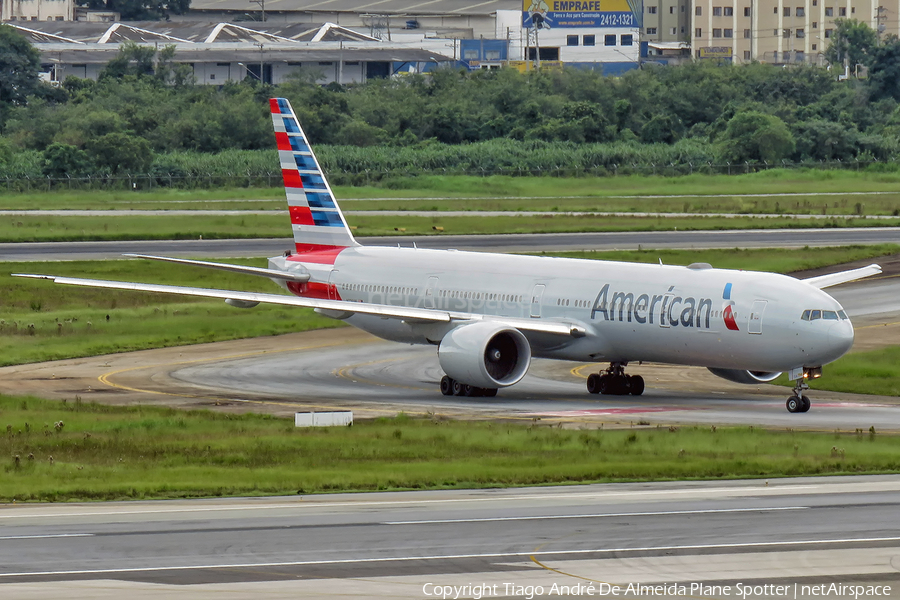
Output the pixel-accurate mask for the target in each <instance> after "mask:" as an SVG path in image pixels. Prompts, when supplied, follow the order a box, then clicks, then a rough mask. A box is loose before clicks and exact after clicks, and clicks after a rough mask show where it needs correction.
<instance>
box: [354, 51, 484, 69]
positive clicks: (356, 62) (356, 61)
mask: <svg viewBox="0 0 900 600" xmlns="http://www.w3.org/2000/svg"><path fill="white" fill-rule="evenodd" d="M484 57H485V58H487V59H488V60H500V53H499V52H485V53H484ZM344 66H345V67H358V66H359V61H358V60H348V61H347V62H345V63H344Z"/></svg>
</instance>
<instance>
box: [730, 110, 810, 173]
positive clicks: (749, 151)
mask: <svg viewBox="0 0 900 600" xmlns="http://www.w3.org/2000/svg"><path fill="white" fill-rule="evenodd" d="M719 142H720V150H721V155H722V158H723V159H725V160H728V161H731V162H744V161H766V162H775V161H778V160H781V159H783V158H787V157H788V156H790V155H791V153H793V151H794V137H793V136H792V135H791V132H790V130H789V129H788V128H787V125H785V124H784V121H782V120H781V119H779V118H778V117H776V116H774V115H767V114H765V113H761V112H757V111H746V112H741V113H738V114H736V115H735V116H734V117H732V118H731V120H730V121H728V125H727V127H726V128H725V132H724V133H723V134H722V136H721V138H720V140H719Z"/></svg>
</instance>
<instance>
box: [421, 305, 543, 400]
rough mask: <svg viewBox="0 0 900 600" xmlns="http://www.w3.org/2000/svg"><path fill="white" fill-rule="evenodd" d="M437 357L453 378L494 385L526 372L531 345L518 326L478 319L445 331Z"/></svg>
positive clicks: (503, 384)
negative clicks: (479, 320)
mask: <svg viewBox="0 0 900 600" xmlns="http://www.w3.org/2000/svg"><path fill="white" fill-rule="evenodd" d="M438 359H439V360H440V363H441V368H442V369H443V370H444V372H445V373H446V374H447V375H448V376H449V377H452V378H453V379H455V380H456V381H459V382H461V383H466V384H468V385H471V386H475V387H479V388H486V389H490V388H494V389H496V388H500V387H506V386H510V385H512V384H514V383H517V382H518V381H519V380H521V379H522V378H523V377H524V376H525V372H526V371H527V370H528V366H529V365H530V364H531V346H530V345H529V344H528V340H527V339H525V336H524V335H522V332H521V331H519V330H518V329H515V328H513V327H507V326H505V325H500V324H495V323H490V322H486V321H481V322H477V323H472V324H470V325H463V326H461V327H457V328H456V329H453V330H452V331H450V333H448V334H447V335H445V336H444V338H443V339H442V340H441V345H440V346H439V347H438Z"/></svg>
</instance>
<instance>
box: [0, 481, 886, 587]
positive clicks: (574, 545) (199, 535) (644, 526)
mask: <svg viewBox="0 0 900 600" xmlns="http://www.w3.org/2000/svg"><path fill="white" fill-rule="evenodd" d="M898 492H900V477H898V476H873V477H859V478H854V477H835V478H807V479H783V480H770V481H765V480H760V481H713V482H687V483H672V482H668V483H639V484H605V485H589V486H572V487H550V488H522V489H505V490H500V489H495V490H460V491H456V490H453V491H450V490H447V491H433V492H405V493H381V494H377V493H373V494H335V495H327V496H303V497H301V496H295V497H280V498H252V499H246V498H236V499H225V500H221V499H220V500H174V501H160V502H128V503H103V504H64V505H15V506H11V505H7V506H4V507H2V509H0V524H2V525H0V526H2V529H0V533H2V536H0V537H2V543H0V593H2V594H3V597H4V598H11V599H12V598H15V599H19V598H22V599H27V598H38V597H42V598H45V597H65V598H67V599H70V600H80V599H88V598H90V599H105V598H122V597H126V596H127V597H128V598H130V599H131V600H139V599H144V598H168V597H172V595H177V597H179V598H194V599H198V598H216V599H218V598H221V597H223V596H222V595H223V594H226V595H227V594H229V593H230V594H231V595H232V597H251V596H252V597H254V598H275V597H278V598H289V597H290V598H323V597H329V598H351V597H352V598H362V597H364V598H376V597H382V598H427V597H435V596H434V593H435V586H437V587H438V589H443V588H444V587H445V586H450V588H451V590H452V589H453V588H454V587H455V588H456V590H457V593H456V595H455V596H454V595H453V594H454V592H452V591H451V595H450V597H460V598H477V597H479V596H480V595H483V594H480V593H475V587H474V586H488V587H490V588H491V589H492V590H496V593H495V594H493V595H492V596H485V597H505V598H528V597H529V596H530V597H549V596H552V595H568V594H552V593H551V592H550V590H551V589H553V586H554V585H556V586H557V588H556V589H559V587H558V586H570V587H569V588H568V589H572V588H571V586H583V587H581V588H579V589H580V590H581V591H582V593H580V594H571V595H575V596H584V597H587V596H591V595H592V596H598V595H599V594H598V593H596V591H595V593H593V594H588V593H584V590H585V589H586V588H587V587H588V586H589V585H591V584H593V586H594V589H595V590H599V589H600V587H601V586H602V585H603V584H606V585H607V586H611V585H618V586H620V589H621V590H622V591H625V590H626V589H627V586H628V585H629V584H631V585H635V584H644V585H651V584H655V585H668V586H672V585H675V586H678V585H681V586H684V590H683V592H680V593H679V590H678V588H677V587H676V588H674V591H675V592H676V593H674V594H666V595H665V596H666V597H691V598H730V597H735V596H737V597H741V596H740V595H739V594H736V591H737V589H738V587H737V586H739V585H740V586H742V587H746V586H750V589H751V590H752V589H754V588H755V589H757V590H758V591H759V592H762V591H764V590H769V591H771V592H773V593H767V594H763V593H758V594H754V595H753V597H756V598H815V597H821V596H822V595H821V594H818V595H817V594H813V593H806V594H804V593H802V592H803V590H804V586H806V589H810V588H811V587H812V586H816V585H823V584H829V583H833V582H836V583H839V584H842V585H852V586H863V590H865V589H866V588H871V589H874V587H872V586H879V587H878V589H879V590H880V591H881V592H882V593H884V592H885V591H886V592H887V593H886V595H882V596H880V597H898V595H900V594H898V592H900V571H898V568H900V519H897V516H898V514H900V495H898ZM692 584H693V585H698V584H699V585H701V586H705V590H706V593H705V592H704V589H703V588H700V589H692V588H691V587H690V586H691V585H692ZM795 585H796V586H797V587H796V588H795V587H794V586H795ZM429 586H430V587H429ZM466 586H468V589H466ZM495 586H496V587H495ZM528 586H532V588H531V590H530V592H529V588H528ZM725 586H730V588H729V593H727V594H726V593H721V592H723V591H724V590H725ZM762 586H768V587H765V588H764V587H762ZM775 586H783V589H782V590H781V591H783V592H784V593H774V592H775V591H777V590H778V588H776V587H775ZM882 586H890V587H891V589H890V590H885V588H884V587H882ZM538 587H540V588H542V590H539V589H538ZM483 589H484V588H481V591H482V592H483ZM717 591H718V592H720V593H716V592H717ZM459 592H461V593H459ZM795 592H800V593H799V594H796V595H795ZM606 595H607V596H608V597H612V595H611V594H606ZM652 596H653V595H652V594H647V593H645V594H625V593H620V595H619V597H629V598H649V597H652ZM225 597H227V596H225ZM437 597H441V596H440V595H438V596H437ZM841 597H846V596H841ZM851 597H852V596H851ZM859 597H861V598H874V597H876V596H874V595H866V594H865V593H863V594H862V595H861V596H859Z"/></svg>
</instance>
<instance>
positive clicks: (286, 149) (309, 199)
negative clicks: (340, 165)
mask: <svg viewBox="0 0 900 600" xmlns="http://www.w3.org/2000/svg"><path fill="white" fill-rule="evenodd" d="M269 104H270V105H271V109H272V123H273V125H274V126H275V139H276V141H277V142H278V158H279V160H280V161H281V173H282V175H283V176H284V191H285V193H286V194H287V202H288V210H289V211H290V214H291V229H293V231H294V243H295V244H296V246H297V252H298V253H306V252H320V251H330V250H338V249H341V248H346V247H348V246H358V245H359V244H358V243H356V240H354V239H353V234H352V233H350V228H349V227H348V226H347V221H345V220H344V215H343V214H341V209H340V208H339V207H338V204H337V201H336V200H335V198H334V194H333V193H332V192H331V187H330V186H329V185H328V182H327V181H326V180H325V175H324V174H323V173H322V169H321V167H319V161H317V160H316V157H315V155H314V154H313V152H312V148H310V146H309V142H308V141H307V139H306V135H305V134H304V133H303V130H302V129H300V124H299V123H298V122H297V117H295V116H294V111H293V109H292V108H291V104H290V103H289V102H288V101H287V100H286V99H285V98H271V99H270V100H269Z"/></svg>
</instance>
